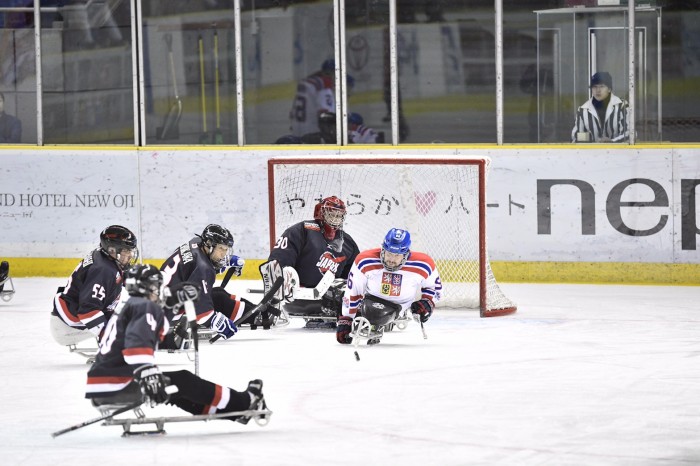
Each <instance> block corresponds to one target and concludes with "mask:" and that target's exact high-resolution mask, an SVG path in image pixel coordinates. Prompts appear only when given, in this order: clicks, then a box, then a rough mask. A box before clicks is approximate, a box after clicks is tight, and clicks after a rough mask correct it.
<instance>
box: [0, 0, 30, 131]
mask: <svg viewBox="0 0 700 466" xmlns="http://www.w3.org/2000/svg"><path fill="white" fill-rule="evenodd" d="M33 6H34V5H33V3H32V2H26V1H21V0H15V1H9V2H8V1H6V2H2V7H0V50H2V54H1V55H0V56H1V57H2V60H1V61H0V144H18V143H34V144H36V142H37V131H36V54H35V52H34V49H35V42H34V29H33V28H34V13H33V12H32V8H33ZM8 7H26V8H25V11H17V10H12V11H8V9H7V8H8Z"/></svg>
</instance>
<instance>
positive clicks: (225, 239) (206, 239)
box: [199, 223, 233, 268]
mask: <svg viewBox="0 0 700 466" xmlns="http://www.w3.org/2000/svg"><path fill="white" fill-rule="evenodd" d="M199 237H200V238H202V244H203V245H205V246H206V247H207V248H208V249H209V253H208V254H209V260H210V261H211V263H212V264H213V265H214V267H217V268H224V267H227V266H228V265H229V259H230V257H231V254H232V253H233V235H231V232H230V231H228V229H226V228H224V227H222V226H221V225H216V224H214V223H212V224H209V225H207V226H206V227H205V228H204V231H202V234H201V235H199ZM219 244H221V245H223V246H226V248H227V251H226V253H225V254H224V255H223V257H221V258H218V254H219V253H218V252H217V251H215V249H216V246H217V245H219Z"/></svg>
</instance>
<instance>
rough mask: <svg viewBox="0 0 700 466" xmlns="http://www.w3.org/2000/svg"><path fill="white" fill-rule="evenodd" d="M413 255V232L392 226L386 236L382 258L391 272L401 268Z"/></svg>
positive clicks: (383, 263)
mask: <svg viewBox="0 0 700 466" xmlns="http://www.w3.org/2000/svg"><path fill="white" fill-rule="evenodd" d="M410 255H411V234H410V233H409V232H408V231H407V230H401V229H400V228H392V229H391V230H389V232H388V233H387V234H386V236H385V237H384V242H383V243H382V251H381V253H380V258H381V260H382V265H383V266H384V268H385V269H387V270H388V271H389V272H394V271H396V270H399V269H400V268H401V267H403V265H404V264H405V263H406V261H407V260H408V256H410Z"/></svg>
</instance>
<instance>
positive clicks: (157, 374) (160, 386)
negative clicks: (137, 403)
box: [134, 364, 168, 406]
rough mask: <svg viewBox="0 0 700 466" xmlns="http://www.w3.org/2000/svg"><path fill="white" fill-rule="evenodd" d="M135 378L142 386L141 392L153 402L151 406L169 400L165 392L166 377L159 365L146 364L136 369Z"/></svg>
mask: <svg viewBox="0 0 700 466" xmlns="http://www.w3.org/2000/svg"><path fill="white" fill-rule="evenodd" d="M134 380H135V381H136V382H137V383H138V384H139V386H140V387H141V393H143V394H144V395H145V396H146V398H148V400H149V401H150V402H151V406H153V405H156V404H160V403H165V402H166V401H168V394H167V393H166V392H165V379H164V378H163V373H162V372H161V371H160V369H159V368H158V366H155V365H153V364H146V365H144V366H141V367H138V368H136V370H134Z"/></svg>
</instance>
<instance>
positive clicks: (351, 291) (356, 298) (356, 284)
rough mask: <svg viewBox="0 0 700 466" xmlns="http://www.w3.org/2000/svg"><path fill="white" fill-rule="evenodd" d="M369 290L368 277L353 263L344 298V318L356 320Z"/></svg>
mask: <svg viewBox="0 0 700 466" xmlns="http://www.w3.org/2000/svg"><path fill="white" fill-rule="evenodd" d="M366 288H367V276H366V275H365V274H364V273H362V272H361V271H360V269H359V267H358V266H357V264H356V263H353V265H352V268H351V270H350V273H349V274H348V281H347V287H346V288H345V295H344V296H343V307H342V313H343V316H347V317H349V318H351V319H352V318H354V317H355V315H356V314H357V311H358V310H359V309H360V307H361V305H362V297H363V296H364V294H365V289H366Z"/></svg>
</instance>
